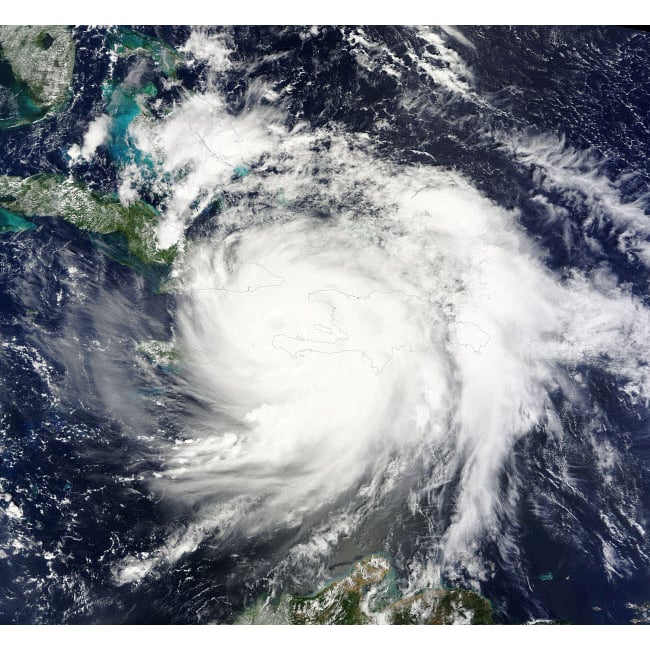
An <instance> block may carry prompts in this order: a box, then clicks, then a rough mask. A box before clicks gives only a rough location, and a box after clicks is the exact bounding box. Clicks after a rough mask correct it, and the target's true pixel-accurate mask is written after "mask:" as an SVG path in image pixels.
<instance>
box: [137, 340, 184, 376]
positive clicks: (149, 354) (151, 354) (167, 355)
mask: <svg viewBox="0 0 650 650" xmlns="http://www.w3.org/2000/svg"><path fill="white" fill-rule="evenodd" d="M137 351H138V353H139V354H141V355H142V356H143V357H145V359H147V360H148V361H149V362H150V363H152V364H154V365H155V366H157V367H158V368H160V369H161V370H164V371H166V372H176V371H178V368H179V362H180V354H179V353H178V349H177V348H176V346H175V345H174V343H173V342H172V341H157V340H155V339H152V340H150V341H145V342H144V343H140V344H139V345H138V348H137Z"/></svg>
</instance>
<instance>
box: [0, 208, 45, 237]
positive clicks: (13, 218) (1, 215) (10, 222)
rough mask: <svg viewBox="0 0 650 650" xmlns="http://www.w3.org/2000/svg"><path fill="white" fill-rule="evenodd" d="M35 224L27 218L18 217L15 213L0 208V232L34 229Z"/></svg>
mask: <svg viewBox="0 0 650 650" xmlns="http://www.w3.org/2000/svg"><path fill="white" fill-rule="evenodd" d="M35 229H36V224H35V223H32V222H31V221H27V219H23V218H22V217H19V216H18V215H17V214H14V213H13V212H10V211H9V210H5V209H4V208H0V233H3V232H21V231H22V230H35Z"/></svg>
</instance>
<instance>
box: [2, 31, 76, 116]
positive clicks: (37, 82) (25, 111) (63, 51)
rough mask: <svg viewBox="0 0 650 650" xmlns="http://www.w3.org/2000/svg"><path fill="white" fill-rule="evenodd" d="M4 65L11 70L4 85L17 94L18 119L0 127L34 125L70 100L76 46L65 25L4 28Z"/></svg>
mask: <svg viewBox="0 0 650 650" xmlns="http://www.w3.org/2000/svg"><path fill="white" fill-rule="evenodd" d="M0 62H2V64H4V65H5V66H8V67H9V68H10V69H9V70H5V71H4V73H3V74H2V75H0V76H1V77H2V84H3V85H5V86H7V87H9V90H10V91H11V92H12V93H13V95H14V98H15V102H16V110H17V115H15V116H14V118H13V119H10V120H2V124H0V126H14V125H16V124H21V123H28V122H32V121H34V120H36V119H40V118H41V117H43V116H44V115H45V114H47V112H48V111H50V110H53V109H57V108H60V107H61V106H62V105H63V104H64V102H65V100H66V99H67V97H68V93H69V90H70V86H71V84H72V74H73V71H74V62H75V42H74V38H73V37H72V33H71V31H70V29H68V28H67V27H65V26H62V25H4V26H0Z"/></svg>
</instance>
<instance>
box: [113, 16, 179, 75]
mask: <svg viewBox="0 0 650 650" xmlns="http://www.w3.org/2000/svg"><path fill="white" fill-rule="evenodd" d="M107 38H108V44H109V47H110V48H111V50H112V51H113V52H114V53H115V54H116V55H117V56H119V57H125V56H130V55H132V54H144V55H149V56H150V57H151V58H152V60H153V61H154V63H156V64H157V65H158V66H159V67H160V69H161V71H162V72H163V74H165V75H166V76H173V75H174V74H175V72H176V68H177V66H178V64H179V62H180V61H181V60H182V56H181V55H180V54H179V53H178V52H177V51H176V50H175V49H174V48H173V47H172V46H171V45H169V44H168V43H165V41H163V40H161V39H159V38H153V37H151V36H146V35H145V34H141V33H140V32H136V31H135V30H133V29H129V28H128V27H118V28H116V30H114V31H111V32H109V33H108V35H107Z"/></svg>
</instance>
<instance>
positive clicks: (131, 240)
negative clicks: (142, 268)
mask: <svg viewBox="0 0 650 650" xmlns="http://www.w3.org/2000/svg"><path fill="white" fill-rule="evenodd" d="M0 207H1V208H4V209H5V210H9V211H11V212H12V213H13V214H15V215H21V216H23V217H35V216H41V217H48V216H58V217H62V218H63V219H66V220H67V221H69V222H70V223H73V224H74V225H75V226H77V227H79V228H82V229H84V230H88V231H90V232H95V233H99V234H108V233H121V234H122V235H124V236H125V238H126V241H127V246H128V251H129V253H130V254H131V255H133V256H134V257H135V258H137V259H138V260H140V261H142V262H145V263H155V264H171V263H172V262H173V261H174V257H175V255H176V248H175V247H171V248H168V249H166V250H162V251H161V250H158V248H157V237H156V225H157V223H158V220H159V218H160V215H159V214H158V212H157V211H156V210H155V209H154V208H153V207H151V206H150V205H148V204H146V203H143V202H142V201H135V202H134V203H132V204H131V205H123V204H122V203H120V201H119V200H118V199H117V198H116V197H115V196H102V195H100V194H97V193H95V192H92V191H91V190H88V189H86V188H84V187H83V186H81V185H79V184H78V183H75V182H74V181H73V180H71V179H70V178H65V177H63V176H54V175H50V174H39V175H37V176H30V177H28V178H18V177H15V176H0Z"/></svg>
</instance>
